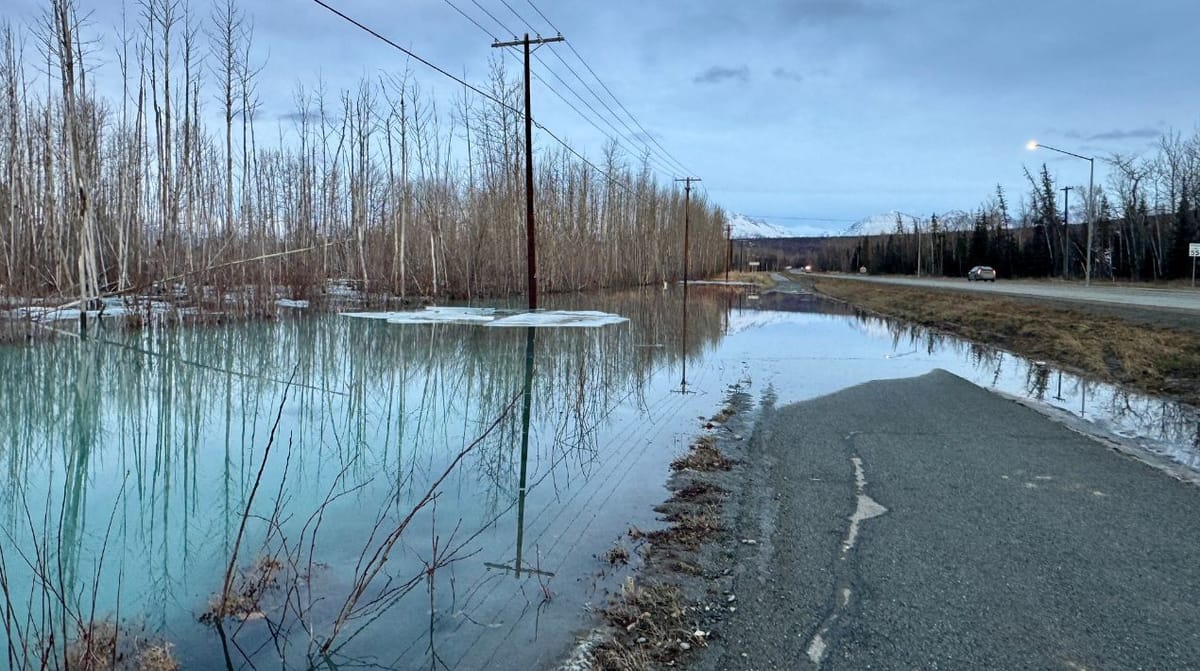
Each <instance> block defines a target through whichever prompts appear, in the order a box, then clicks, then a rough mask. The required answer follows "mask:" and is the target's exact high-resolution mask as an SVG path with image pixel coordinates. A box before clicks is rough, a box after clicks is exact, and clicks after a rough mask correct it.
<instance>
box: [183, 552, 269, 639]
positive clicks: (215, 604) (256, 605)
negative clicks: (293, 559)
mask: <svg viewBox="0 0 1200 671" xmlns="http://www.w3.org/2000/svg"><path fill="white" fill-rule="evenodd" d="M282 571H283V564H282V563H281V562H280V561H279V560H278V559H276V558H274V557H269V556H260V557H259V558H258V559H256V560H254V563H253V564H251V565H250V566H249V567H247V568H245V569H244V570H242V571H241V573H240V574H239V575H238V577H237V580H236V582H235V583H234V585H232V586H231V587H230V589H229V594H227V595H225V598H224V599H222V598H221V595H220V594H214V595H212V596H211V597H209V600H208V607H207V608H206V609H205V610H204V612H203V613H201V614H200V618H199V619H200V621H201V622H203V623H204V624H216V622H217V620H218V619H221V618H233V619H235V620H242V621H245V620H257V619H260V618H263V617H266V613H265V612H264V611H263V608H262V600H263V597H264V596H266V594H267V593H268V592H270V591H271V590H272V589H274V588H276V587H278V586H279V574H280V573H281V572H282Z"/></svg>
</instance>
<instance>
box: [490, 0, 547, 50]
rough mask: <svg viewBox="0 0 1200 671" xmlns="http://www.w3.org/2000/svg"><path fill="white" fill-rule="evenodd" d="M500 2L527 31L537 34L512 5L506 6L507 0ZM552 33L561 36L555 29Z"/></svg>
mask: <svg viewBox="0 0 1200 671" xmlns="http://www.w3.org/2000/svg"><path fill="white" fill-rule="evenodd" d="M500 2H501V3H503V4H504V6H505V7H508V11H510V12H512V13H513V16H515V17H517V18H518V19H520V21H521V23H524V24H525V27H526V28H528V29H529V32H531V33H537V32H538V30H537V29H536V28H534V27H533V26H532V25H530V23H529V22H528V21H526V20H525V17H524V16H521V15H520V14H518V13H517V10H515V9H513V6H512V5H510V4H508V0H500ZM546 23H547V24H549V23H550V22H549V21H547V22H546ZM554 32H556V33H559V34H560V35H561V34H562V33H561V32H559V30H558V29H557V28H555V30H554ZM551 51H553V50H551Z"/></svg>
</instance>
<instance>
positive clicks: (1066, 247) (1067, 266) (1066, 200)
mask: <svg viewBox="0 0 1200 671" xmlns="http://www.w3.org/2000/svg"><path fill="white" fill-rule="evenodd" d="M1073 188H1075V187H1073V186H1064V187H1063V188H1062V192H1063V279H1064V280H1065V279H1067V276H1068V275H1070V274H1071V227H1070V216H1071V189H1073Z"/></svg>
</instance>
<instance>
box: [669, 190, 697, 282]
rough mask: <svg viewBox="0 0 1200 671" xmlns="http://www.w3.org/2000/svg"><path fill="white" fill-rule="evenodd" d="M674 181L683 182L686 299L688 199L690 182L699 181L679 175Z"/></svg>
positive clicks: (690, 193) (689, 197)
mask: <svg viewBox="0 0 1200 671" xmlns="http://www.w3.org/2000/svg"><path fill="white" fill-rule="evenodd" d="M675 181H676V182H683V298H684V300H687V281H688V226H689V224H690V221H689V219H688V201H690V200H691V197H692V182H699V181H700V178H699V177H680V178H679V179H677V180H675Z"/></svg>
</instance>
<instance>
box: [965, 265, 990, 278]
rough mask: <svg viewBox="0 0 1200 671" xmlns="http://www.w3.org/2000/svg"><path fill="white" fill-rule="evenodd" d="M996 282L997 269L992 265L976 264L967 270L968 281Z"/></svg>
mask: <svg viewBox="0 0 1200 671" xmlns="http://www.w3.org/2000/svg"><path fill="white" fill-rule="evenodd" d="M976 280H977V281H980V282H995V281H996V269H995V268H993V267H991V266H975V267H974V268H972V269H971V270H969V271H968V272H967V281H968V282H971V281H976Z"/></svg>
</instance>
